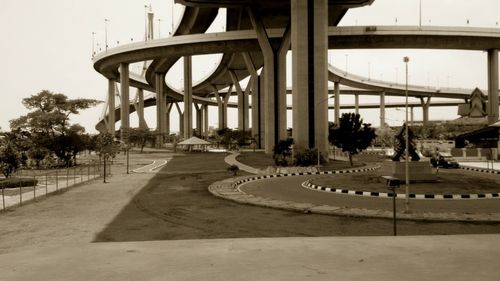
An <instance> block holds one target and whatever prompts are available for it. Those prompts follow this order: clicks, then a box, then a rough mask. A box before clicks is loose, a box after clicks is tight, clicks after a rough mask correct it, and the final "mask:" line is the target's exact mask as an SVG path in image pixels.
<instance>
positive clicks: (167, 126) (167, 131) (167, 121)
mask: <svg viewBox="0 0 500 281" xmlns="http://www.w3.org/2000/svg"><path fill="white" fill-rule="evenodd" d="M173 106H174V105H173V103H169V104H168V105H167V106H166V113H165V136H169V135H170V112H171V111H172V107H173Z"/></svg>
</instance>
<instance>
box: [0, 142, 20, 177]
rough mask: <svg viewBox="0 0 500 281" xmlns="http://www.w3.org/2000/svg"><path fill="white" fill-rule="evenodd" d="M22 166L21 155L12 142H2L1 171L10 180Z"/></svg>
mask: <svg viewBox="0 0 500 281" xmlns="http://www.w3.org/2000/svg"><path fill="white" fill-rule="evenodd" d="M20 165H21V155H20V153H19V152H18V151H17V150H16V149H15V147H14V145H13V144H12V143H11V142H2V144H1V146H0V169H1V170H2V174H3V175H4V176H5V177H6V178H8V177H10V175H11V174H12V173H13V172H15V171H16V170H17V169H18V168H19V166H20Z"/></svg>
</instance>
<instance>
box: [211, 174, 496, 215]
mask: <svg viewBox="0 0 500 281" xmlns="http://www.w3.org/2000/svg"><path fill="white" fill-rule="evenodd" d="M377 168H379V167H370V168H364V169H351V170H339V171H328V172H316V173H292V174H276V175H265V176H259V177H248V176H242V177H236V178H228V179H225V180H222V181H218V182H214V183H212V184H211V185H210V186H209V187H208V191H209V192H210V193H212V195H214V196H216V197H219V198H222V199H225V200H230V201H233V202H236V203H240V204H247V205H254V206H260V207H266V208H274V209H280V210H287V211H295V212H301V213H306V214H307V213H314V214H322V215H335V216H346V217H362V218H383V219H392V218H393V213H392V211H385V210H370V209H361V208H348V207H341V206H330V205H315V204H311V203H298V202H293V201H282V200H276V199H269V198H263V197H258V196H254V195H251V194H246V193H244V192H242V191H240V190H239V189H238V187H239V185H240V184H241V183H248V182H250V181H255V180H260V179H268V178H279V177H286V176H299V175H308V174H310V175H313V174H343V173H348V172H347V171H349V172H351V173H352V172H354V171H357V172H361V171H368V170H374V169H377ZM398 219H404V220H413V221H452V222H489V223H491V222H500V213H487V214H470V213H431V212H426V213H403V212H398Z"/></svg>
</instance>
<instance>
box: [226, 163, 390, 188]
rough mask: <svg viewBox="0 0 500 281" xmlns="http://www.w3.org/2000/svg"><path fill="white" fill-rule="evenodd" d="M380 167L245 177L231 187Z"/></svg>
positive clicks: (377, 167)
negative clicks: (276, 179) (269, 180)
mask: <svg viewBox="0 0 500 281" xmlns="http://www.w3.org/2000/svg"><path fill="white" fill-rule="evenodd" d="M379 168H380V166H379V165H377V166H373V167H368V168H357V169H346V170H337V171H324V172H300V173H287V174H273V175H263V176H257V177H247V178H244V179H241V180H237V181H235V182H234V183H233V187H234V188H237V187H238V186H239V185H240V184H242V183H248V182H251V181H256V180H263V179H270V178H281V177H293V176H307V175H333V174H349V173H360V172H368V171H373V170H376V169H379Z"/></svg>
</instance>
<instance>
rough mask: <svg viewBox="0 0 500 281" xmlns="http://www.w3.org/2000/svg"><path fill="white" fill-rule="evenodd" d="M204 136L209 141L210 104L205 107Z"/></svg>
mask: <svg viewBox="0 0 500 281" xmlns="http://www.w3.org/2000/svg"><path fill="white" fill-rule="evenodd" d="M202 107H203V136H204V137H205V139H208V104H204V105H203V106H202Z"/></svg>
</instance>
